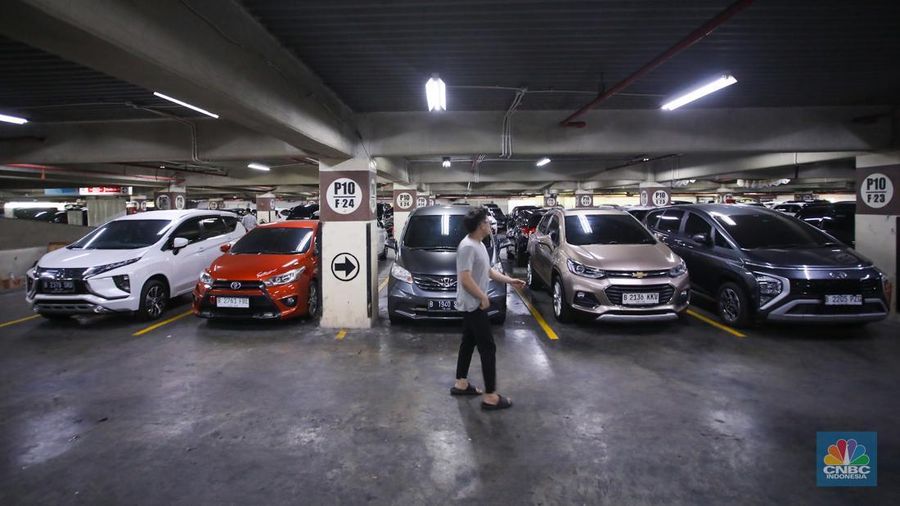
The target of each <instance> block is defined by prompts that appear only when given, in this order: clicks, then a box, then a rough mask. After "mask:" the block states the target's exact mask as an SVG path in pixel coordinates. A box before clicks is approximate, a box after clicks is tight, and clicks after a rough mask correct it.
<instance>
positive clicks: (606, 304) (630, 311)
mask: <svg viewBox="0 0 900 506" xmlns="http://www.w3.org/2000/svg"><path fill="white" fill-rule="evenodd" d="M567 281H568V283H567V286H566V297H567V299H568V303H569V305H571V307H572V308H574V309H576V310H578V311H579V312H581V313H584V314H586V315H588V316H594V317H596V319H597V320H598V321H603V322H653V321H671V320H675V319H677V318H678V315H679V314H680V313H681V312H683V311H684V310H686V309H687V307H688V305H689V304H690V302H691V291H690V281H689V279H688V276H687V274H685V275H682V276H679V277H677V278H670V277H658V278H644V279H634V278H605V279H590V278H584V277H580V276H574V275H573V276H568V277H567ZM631 292H645V293H646V292H649V293H659V294H660V295H659V303H658V304H648V305H629V304H623V303H622V299H623V294H624V293H631Z"/></svg>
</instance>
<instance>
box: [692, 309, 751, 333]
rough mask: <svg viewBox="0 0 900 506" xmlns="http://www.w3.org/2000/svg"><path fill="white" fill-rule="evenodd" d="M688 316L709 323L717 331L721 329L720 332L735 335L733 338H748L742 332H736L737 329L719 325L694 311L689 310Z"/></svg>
mask: <svg viewBox="0 0 900 506" xmlns="http://www.w3.org/2000/svg"><path fill="white" fill-rule="evenodd" d="M687 314H689V315H691V316H693V317H694V318H696V319H698V320H700V321H701V322H703V323H708V324H709V325H712V326H713V327H715V328H717V329H719V330H724V331H725V332H728V333H729V334H731V335H733V336H736V337H747V334H744V333H742V332H740V331H737V330H735V329H733V328H731V327H729V326H728V325H722V324H721V323H719V322H717V321H715V320H713V319H712V318H708V317H706V316H704V315H702V314H700V313H698V312H696V311H694V310H693V309H688V310H687Z"/></svg>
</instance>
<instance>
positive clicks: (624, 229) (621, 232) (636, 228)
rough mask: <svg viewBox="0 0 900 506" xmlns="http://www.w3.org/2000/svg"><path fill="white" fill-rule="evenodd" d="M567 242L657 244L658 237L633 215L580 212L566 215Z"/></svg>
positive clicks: (583, 243)
mask: <svg viewBox="0 0 900 506" xmlns="http://www.w3.org/2000/svg"><path fill="white" fill-rule="evenodd" d="M566 242H568V243H569V244H573V245H575V246H586V245H588V244H656V239H654V238H653V236H652V235H650V233H649V232H647V229H645V228H644V227H643V225H641V224H640V223H638V221H637V220H636V219H634V218H633V217H632V216H631V215H621V214H578V215H575V216H566Z"/></svg>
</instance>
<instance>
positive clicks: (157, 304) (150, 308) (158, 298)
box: [144, 285, 166, 318]
mask: <svg viewBox="0 0 900 506" xmlns="http://www.w3.org/2000/svg"><path fill="white" fill-rule="evenodd" d="M144 305H145V306H146V307H147V316H149V317H151V318H158V317H159V316H160V315H162V314H163V311H164V310H165V309H166V296H165V292H164V291H163V289H162V287H161V286H159V285H153V286H151V287H150V289H149V290H147V296H146V297H144Z"/></svg>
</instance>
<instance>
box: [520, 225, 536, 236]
mask: <svg viewBox="0 0 900 506" xmlns="http://www.w3.org/2000/svg"><path fill="white" fill-rule="evenodd" d="M535 230H537V227H524V228H522V233H523V234H525V235H531V234H533V233H534V231H535Z"/></svg>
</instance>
